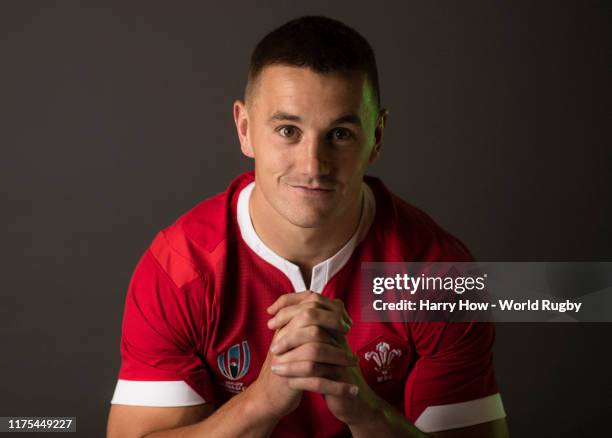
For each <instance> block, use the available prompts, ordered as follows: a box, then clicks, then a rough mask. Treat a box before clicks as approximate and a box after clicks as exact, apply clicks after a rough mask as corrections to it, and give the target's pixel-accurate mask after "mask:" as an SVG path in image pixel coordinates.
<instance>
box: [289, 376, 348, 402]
mask: <svg viewBox="0 0 612 438" xmlns="http://www.w3.org/2000/svg"><path fill="white" fill-rule="evenodd" d="M287 382H288V386H289V387H290V388H292V389H295V390H301V391H311V392H318V393H320V394H325V395H334V396H336V397H354V396H356V395H357V394H358V393H359V387H358V386H357V385H353V384H351V383H346V382H337V381H335V380H330V379H326V378H324V377H292V378H289V379H288V381H287Z"/></svg>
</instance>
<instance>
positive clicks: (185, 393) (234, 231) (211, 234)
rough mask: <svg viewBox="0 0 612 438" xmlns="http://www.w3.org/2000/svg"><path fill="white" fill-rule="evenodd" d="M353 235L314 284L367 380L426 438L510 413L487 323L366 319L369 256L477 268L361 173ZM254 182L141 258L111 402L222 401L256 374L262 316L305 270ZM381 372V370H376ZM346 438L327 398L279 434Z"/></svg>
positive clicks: (183, 223)
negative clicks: (261, 207) (260, 224)
mask: <svg viewBox="0 0 612 438" xmlns="http://www.w3.org/2000/svg"><path fill="white" fill-rule="evenodd" d="M364 184H365V186H364V194H365V202H364V208H363V213H362V219H361V223H360V225H359V229H358V231H357V233H356V234H355V236H353V238H352V239H351V240H350V241H349V242H348V243H347V245H345V247H344V248H342V249H341V250H340V251H339V253H338V254H336V255H335V256H333V257H332V258H330V259H328V260H326V261H325V262H323V263H320V264H319V265H317V266H315V268H314V269H313V273H312V281H311V285H310V287H309V289H310V290H313V291H316V292H320V293H322V294H323V295H325V296H327V297H330V298H332V299H333V298H339V299H341V300H342V301H343V302H344V304H345V307H346V308H347V310H348V312H349V314H350V315H351V317H352V319H353V326H352V328H351V330H350V332H349V333H348V335H347V341H348V343H349V345H350V346H351V349H352V351H353V352H354V353H355V354H357V355H358V356H359V360H360V363H359V365H360V367H361V370H362V372H363V374H364V377H365V379H366V381H367V382H368V383H369V385H370V386H371V387H372V388H373V389H374V390H375V391H376V392H377V393H378V394H379V395H380V396H381V397H383V398H385V399H386V400H387V401H388V402H390V403H391V404H392V405H394V406H395V407H396V408H397V409H398V410H399V411H401V412H403V413H404V414H405V415H406V417H407V418H408V419H409V420H410V421H411V422H413V423H415V425H416V426H417V427H418V428H420V429H421V430H423V431H425V432H433V431H438V430H445V429H450V428H456V427H464V426H469V425H473V424H478V423H482V422H486V421H491V420H495V419H497V418H501V417H504V416H505V413H504V408H503V404H502V401H501V397H500V395H499V393H498V389H497V385H496V382H495V376H494V369H493V362H492V346H493V341H494V327H493V325H492V324H488V323H442V322H440V323H439V322H435V323H434V322H410V323H400V322H397V323H395V322H392V323H374V322H363V321H360V314H359V305H360V304H359V293H360V268H361V263H362V262H402V261H469V260H471V255H470V254H469V252H468V250H467V249H466V248H465V247H464V245H463V244H462V243H461V242H460V241H459V240H457V239H456V238H454V237H453V236H451V235H450V234H448V233H447V232H445V231H444V230H442V229H441V228H440V227H439V226H437V225H436V224H435V223H434V222H433V221H432V220H431V218H429V216H427V215H426V214H425V213H423V212H421V211H420V210H418V209H416V208H415V207H413V206H411V205H410V204H408V203H406V202H405V201H403V200H401V199H400V198H398V197H397V196H395V195H394V194H392V193H391V192H390V191H389V190H388V189H387V188H386V187H385V186H384V184H383V183H382V182H381V181H380V180H378V179H377V178H373V177H368V176H366V177H365V179H364ZM253 185H254V174H253V172H248V173H245V174H242V175H240V176H239V177H238V178H236V179H235V180H234V181H233V182H232V183H231V184H230V186H229V187H228V189H227V190H226V191H225V192H223V193H220V194H218V195H216V196H215V197H213V198H210V199H207V200H205V201H203V202H201V203H200V204H198V205H197V206H196V207H195V208H193V209H192V210H190V211H189V212H187V213H186V214H184V215H182V216H181V217H180V218H179V219H178V220H177V221H176V222H175V223H174V224H172V225H171V226H169V227H168V228H166V229H164V230H162V231H161V232H160V233H158V235H157V236H156V237H155V239H154V240H153V242H152V244H151V245H150V247H149V248H148V249H147V250H146V252H145V253H144V255H143V256H142V258H141V260H140V261H139V263H138V265H137V267H136V269H135V271H134V274H133V276H132V279H131V281H130V285H129V288H128V293H127V298H126V302H125V312H124V318H123V325H122V337H121V359H122V362H121V369H120V371H119V380H118V382H117V386H116V389H115V393H114V396H113V399H112V401H111V403H117V404H129V405H141V406H189V405H195V404H201V403H206V402H214V403H217V404H221V403H223V402H225V401H226V400H228V399H229V398H230V397H231V396H232V395H234V394H235V393H237V392H238V391H241V390H244V389H245V388H246V387H248V385H249V384H251V383H252V382H253V381H254V380H255V379H256V378H257V376H258V374H259V371H260V368H261V365H262V364H263V361H264V360H265V357H266V354H267V351H268V348H269V346H270V342H271V339H272V336H273V331H272V330H270V329H268V327H267V325H266V324H267V321H268V319H269V315H268V314H267V312H266V310H265V309H266V308H267V307H268V306H269V305H270V304H272V303H273V302H274V301H275V300H276V299H277V298H278V297H279V295H281V294H283V293H291V292H300V291H302V290H304V289H306V287H305V285H304V281H303V279H302V277H301V274H300V273H299V268H298V267H297V266H296V265H293V264H292V263H291V262H289V261H287V260H284V259H283V258H281V257H280V256H278V255H276V254H275V253H273V252H272V251H271V250H270V249H269V248H267V247H266V245H265V243H263V242H262V241H261V240H259V238H258V236H257V235H256V233H255V231H254V229H253V227H252V224H251V222H250V218H249V217H248V196H250V191H251V190H252V188H253ZM381 364H382V366H381ZM344 435H346V436H350V433H349V431H348V428H347V427H346V425H344V424H343V423H342V422H340V421H339V420H337V419H336V418H335V417H334V416H333V415H332V414H331V413H330V412H329V410H328V409H327V406H326V404H325V401H324V399H323V397H322V396H321V395H320V394H316V393H305V394H304V396H303V398H302V402H301V404H300V406H299V407H298V408H297V409H296V410H295V411H294V412H293V413H291V414H290V415H288V416H286V417H284V418H283V419H282V420H281V421H280V422H279V423H278V426H277V428H276V429H275V431H274V434H273V436H282V437H285V436H291V437H300V436H304V437H328V436H344Z"/></svg>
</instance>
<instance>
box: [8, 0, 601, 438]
mask: <svg viewBox="0 0 612 438" xmlns="http://www.w3.org/2000/svg"><path fill="white" fill-rule="evenodd" d="M329 3H330V4H328V2H321V1H319V2H309V3H308V4H307V5H306V4H304V3H302V4H297V2H286V3H285V2H252V3H236V2H215V5H214V6H213V5H212V4H208V3H206V4H205V3H204V2H170V1H168V2H139V3H133V2H130V3H129V4H123V3H122V2H116V3H113V4H112V6H109V5H108V4H107V3H105V2H100V3H97V5H94V3H92V2H77V1H62V2H51V1H38V2H33V1H22V2H16V1H15V2H8V1H4V2H2V3H0V146H1V154H2V155H1V160H0V169H1V170H0V172H1V173H0V190H1V193H2V198H1V199H0V206H1V207H0V208H1V214H0V227H1V229H2V231H3V233H2V252H1V254H2V255H1V257H2V258H1V260H0V261H1V263H0V269H1V274H2V278H3V281H2V286H1V288H2V289H1V291H2V304H1V307H0V317H1V324H2V326H1V341H2V348H3V351H2V353H0V357H1V358H0V376H1V377H0V415H3V416H7V415H22V416H25V415H38V416H51V415H61V416H77V417H78V420H77V422H78V426H77V427H78V430H79V435H80V436H102V434H103V433H104V428H105V422H106V416H107V412H108V408H109V400H110V398H111V395H112V392H113V389H114V384H115V379H116V375H117V372H118V367H119V336H120V322H121V316H122V308H123V301H124V298H125V291H126V288H127V284H128V282H129V278H130V275H131V272H132V269H133V268H134V265H135V263H136V262H137V260H138V258H139V257H140V255H141V254H142V252H143V251H144V250H145V248H146V247H147V245H148V243H149V242H150V241H151V239H152V238H153V236H154V234H155V233H156V232H157V231H158V230H159V229H160V228H162V227H164V226H167V225H168V224H170V223H171V222H172V221H173V220H174V219H176V218H177V217H178V216H179V215H180V214H181V213H182V212H184V211H186V210H188V209H189V208H191V207H192V206H193V205H194V204H195V203H197V202H198V201H199V200H201V199H203V198H206V197H209V196H211V195H213V194H215V193H217V192H219V191H221V190H223V189H224V188H225V187H226V185H227V184H228V183H229V181H230V180H231V179H232V178H233V177H234V176H235V175H236V174H238V173H239V172H241V171H243V170H246V169H249V168H250V166H251V162H250V161H248V159H246V158H244V157H242V156H241V154H240V151H239V147H238V141H237V139H236V136H235V132H234V127H233V121H232V117H231V103H232V101H233V99H235V98H237V97H240V96H241V92H242V87H243V84H244V79H245V73H246V68H247V62H248V57H249V54H250V51H251V50H252V48H253V46H254V44H255V43H256V42H257V40H258V39H259V38H260V37H262V36H263V35H264V34H265V33H266V32H267V31H269V30H271V29H272V28H273V27H275V26H277V25H279V24H281V23H283V22H285V21H287V20H288V19H291V18H294V17H296V16H298V15H302V14H305V13H321V14H326V15H329V16H331V17H335V18H339V19H341V20H343V21H345V22H346V23H347V24H349V25H351V26H353V27H355V28H356V29H358V30H359V31H360V32H362V33H363V35H364V36H366V38H368V39H369V40H370V42H371V44H372V46H373V47H374V49H375V51H376V53H377V57H378V63H379V69H380V76H381V84H382V101H383V104H384V106H386V107H387V108H389V110H390V118H389V124H388V130H387V133H386V140H385V149H384V153H383V155H382V157H381V160H380V162H379V163H377V164H376V165H375V166H374V167H373V168H372V169H371V173H372V174H374V175H377V176H380V177H382V178H383V179H384V181H385V182H386V183H387V185H388V186H389V187H390V188H391V189H393V190H394V191H395V192H396V193H398V194H400V195H401V196H402V197H404V198H405V199H407V200H408V201H409V202H411V203H413V204H415V205H416V206H418V207H420V208H422V209H424V210H425V211H427V212H428V213H429V214H430V215H432V216H433V217H434V218H435V219H436V220H437V221H438V222H439V223H440V224H441V225H442V226H444V227H445V228H447V229H448V230H450V231H451V232H452V233H454V234H456V235H457V236H459V237H460V238H462V239H463V240H464V241H465V242H466V244H467V245H468V246H469V247H470V248H471V249H472V251H473V252H474V253H475V254H476V256H477V257H479V258H480V259H483V260H498V261H509V260H515V261H527V260H532V261H555V260H556V261H588V260H601V261H603V260H608V261H609V260H611V259H612V245H611V243H612V238H611V232H610V228H611V227H610V224H611V223H612V214H611V211H610V210H611V208H610V205H611V202H610V200H611V199H612V178H611V172H610V168H611V166H610V163H611V160H610V158H611V157H610V152H609V148H610V143H611V141H610V140H611V136H610V102H611V100H610V94H611V93H610V80H609V79H610V59H611V57H610V54H611V53H610V49H611V45H610V41H611V38H610V37H611V32H610V25H609V23H610V13H609V9H608V10H605V9H604V7H603V6H602V5H603V2H601V3H600V2H584V1H582V2H580V1H575V2H557V1H555V2H530V1H522V2H503V3H502V2H489V1H481V2H447V3H446V4H442V3H438V2H436V3H435V4H433V2H418V3H416V2H397V3H386V2H369V4H365V3H364V4H361V5H360V4H356V3H355V2H329ZM611 334H612V327H611V326H610V325H605V324H571V325H570V324H566V325H563V324H557V325H555V324H530V325H527V324H515V325H513V324H507V325H500V326H499V327H498V338H497V344H496V363H497V375H498V381H499V385H500V387H501V391H502V395H503V399H504V402H505V406H506V409H507V411H508V415H509V419H510V425H511V429H512V432H513V433H514V436H518V437H523V436H551V437H552V436H554V437H559V436H590V435H592V434H594V432H595V431H597V430H601V429H602V428H604V427H606V425H607V424H608V423H609V413H610V411H611V409H612V388H611V383H610V382H611V379H610V365H611V360H610V354H609V352H610V347H609V345H610V335H611Z"/></svg>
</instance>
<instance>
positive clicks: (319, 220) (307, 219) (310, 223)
mask: <svg viewBox="0 0 612 438" xmlns="http://www.w3.org/2000/svg"><path fill="white" fill-rule="evenodd" d="M285 219H287V220H288V221H289V222H291V223H292V224H293V225H295V226H297V227H301V228H318V227H321V226H323V225H325V224H327V222H328V221H329V217H328V215H326V214H322V213H321V212H312V211H308V212H302V213H301V214H300V212H299V210H293V211H291V212H289V214H288V215H285Z"/></svg>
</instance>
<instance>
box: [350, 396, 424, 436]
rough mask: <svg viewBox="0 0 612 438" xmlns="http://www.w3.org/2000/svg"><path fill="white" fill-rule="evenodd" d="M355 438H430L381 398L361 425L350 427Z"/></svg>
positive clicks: (378, 398)
mask: <svg viewBox="0 0 612 438" xmlns="http://www.w3.org/2000/svg"><path fill="white" fill-rule="evenodd" d="M349 428H350V429H351V434H352V435H353V437H354V438H367V437H373V436H380V437H401V438H425V437H429V435H427V434H426V433H424V432H421V431H420V430H419V429H417V428H416V427H415V426H414V425H413V424H412V423H410V422H409V421H408V420H407V419H406V417H405V416H404V415H402V414H401V413H400V412H398V411H397V409H395V408H394V407H393V406H391V405H390V404H389V403H387V402H386V401H385V400H383V399H382V398H380V397H377V401H376V407H374V408H373V410H372V412H371V414H370V415H367V416H364V421H363V422H360V423H359V424H355V425H349Z"/></svg>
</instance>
